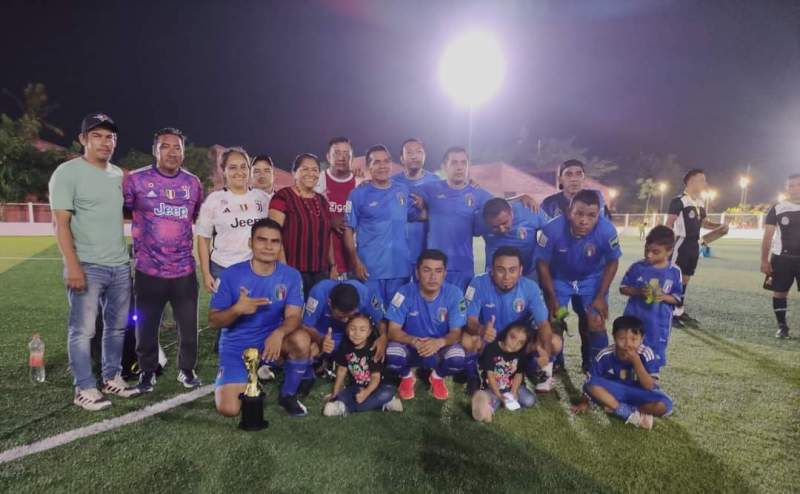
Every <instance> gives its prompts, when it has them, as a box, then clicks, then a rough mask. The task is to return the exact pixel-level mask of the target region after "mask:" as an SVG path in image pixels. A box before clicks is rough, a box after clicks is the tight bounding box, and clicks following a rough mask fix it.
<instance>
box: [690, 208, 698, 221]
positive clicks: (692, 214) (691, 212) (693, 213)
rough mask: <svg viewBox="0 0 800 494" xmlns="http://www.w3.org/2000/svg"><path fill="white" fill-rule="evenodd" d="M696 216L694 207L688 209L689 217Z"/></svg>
mask: <svg viewBox="0 0 800 494" xmlns="http://www.w3.org/2000/svg"><path fill="white" fill-rule="evenodd" d="M695 216H697V213H695V212H694V209H691V210H689V218H691V219H694V218H695Z"/></svg>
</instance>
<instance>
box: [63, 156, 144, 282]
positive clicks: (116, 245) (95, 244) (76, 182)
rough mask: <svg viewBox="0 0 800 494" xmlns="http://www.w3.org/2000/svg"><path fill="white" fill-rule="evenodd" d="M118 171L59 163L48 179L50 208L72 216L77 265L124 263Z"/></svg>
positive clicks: (111, 167)
mask: <svg viewBox="0 0 800 494" xmlns="http://www.w3.org/2000/svg"><path fill="white" fill-rule="evenodd" d="M122 177H123V174H122V170H121V169H120V168H119V167H117V166H115V165H112V164H111V163H109V164H108V166H106V169H105V170H101V169H100V168H98V167H96V166H94V165H92V164H91V163H89V162H88V161H86V160H85V159H83V158H82V157H80V158H75V159H73V160H70V161H67V162H65V163H62V164H60V165H59V166H58V168H56V171H54V172H53V176H52V177H50V184H49V187H50V208H51V209H53V210H56V209H63V210H66V211H69V212H70V213H72V218H71V220H70V225H69V226H70V230H72V238H73V239H74V242H75V251H76V253H77V254H78V259H79V260H80V261H81V262H87V263H92V264H100V265H103V266H119V265H121V264H125V263H127V262H128V250H127V245H126V243H125V235H124V230H123V218H122V202H123V199H122Z"/></svg>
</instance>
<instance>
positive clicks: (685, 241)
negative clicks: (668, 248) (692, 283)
mask: <svg viewBox="0 0 800 494" xmlns="http://www.w3.org/2000/svg"><path fill="white" fill-rule="evenodd" d="M698 259H700V241H699V239H697V238H686V237H678V238H677V239H676V241H675V251H674V252H673V253H672V262H674V263H675V264H676V265H677V266H678V267H679V268H681V274H683V275H684V276H694V272H695V270H696V269H697V261H698Z"/></svg>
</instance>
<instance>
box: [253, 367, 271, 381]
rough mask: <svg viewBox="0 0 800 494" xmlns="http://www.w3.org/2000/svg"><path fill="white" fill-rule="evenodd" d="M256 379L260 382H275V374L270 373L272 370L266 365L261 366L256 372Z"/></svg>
mask: <svg viewBox="0 0 800 494" xmlns="http://www.w3.org/2000/svg"><path fill="white" fill-rule="evenodd" d="M256 374H257V375H258V378H259V379H261V380H262V381H273V380H275V373H274V372H272V369H270V368H269V366H268V365H262V366H261V367H259V368H258V370H257V371H256Z"/></svg>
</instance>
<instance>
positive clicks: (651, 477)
mask: <svg viewBox="0 0 800 494" xmlns="http://www.w3.org/2000/svg"><path fill="white" fill-rule="evenodd" d="M623 248H624V249H625V252H626V255H625V257H624V262H623V265H622V267H621V271H623V270H624V269H625V268H627V265H628V264H629V263H630V262H631V261H633V260H635V259H636V258H638V257H639V256H640V255H641V244H640V243H639V242H638V241H637V240H633V239H625V241H624V242H623ZM714 253H715V256H716V257H715V258H712V259H704V260H702V261H701V263H702V264H701V266H700V269H699V274H698V276H697V277H696V279H695V280H694V283H693V284H692V286H691V288H690V291H689V297H688V300H689V301H688V303H687V307H688V310H689V312H690V313H692V314H693V315H694V316H695V317H697V318H698V319H700V320H701V321H702V322H703V327H704V329H703V330H702V331H696V330H676V331H674V332H673V336H672V341H671V346H670V352H669V360H670V363H669V365H668V366H667V368H666V369H665V370H664V371H663V373H662V387H663V388H664V389H665V390H666V391H667V392H668V393H669V394H670V395H671V396H672V397H673V399H674V401H675V413H674V414H673V415H672V416H671V417H670V418H667V419H663V420H658V421H657V423H656V426H655V428H654V430H653V431H651V432H645V431H642V430H640V429H635V428H633V427H631V426H626V425H624V424H622V423H621V422H620V421H618V420H616V419H610V418H608V417H607V416H606V415H605V414H603V413H602V412H600V411H599V410H597V409H593V410H592V411H591V412H590V413H587V414H585V415H581V416H578V417H573V416H571V415H570V413H569V410H568V409H569V405H570V403H571V402H572V401H574V400H576V399H577V398H578V397H579V391H578V390H579V389H580V385H581V384H582V377H581V375H580V372H579V370H578V364H579V363H578V358H577V353H578V347H579V345H578V338H577V336H576V335H573V336H570V337H569V338H568V339H567V341H566V347H567V359H568V366H569V372H568V376H566V377H564V378H561V379H560V380H559V382H558V385H557V392H555V393H553V394H552V395H549V396H545V397H542V398H541V400H540V403H539V405H537V406H536V407H535V408H534V409H531V410H526V411H523V412H516V413H510V412H507V411H500V412H499V413H498V416H497V418H496V420H495V422H494V423H493V424H491V425H489V426H486V425H479V424H476V423H474V422H473V421H472V420H471V418H470V416H469V411H468V401H467V400H466V399H465V397H464V396H463V393H462V392H461V391H460V390H457V389H456V387H455V386H454V385H452V384H451V399H450V400H449V401H447V402H444V403H441V402H437V401H435V400H434V399H433V398H431V397H430V396H427V395H426V394H425V393H424V392H422V391H421V390H420V389H419V388H418V392H417V398H416V399H415V400H413V401H412V402H407V403H406V411H405V412H404V413H403V414H387V413H379V412H374V413H363V414H356V415H353V416H350V417H347V418H325V417H322V415H321V413H320V410H321V407H322V396H323V395H324V394H325V393H327V392H329V386H328V385H327V384H325V385H317V387H315V388H314V390H313V392H312V396H311V397H310V398H309V399H308V400H306V401H305V403H306V405H307V406H308V407H309V409H310V410H311V411H312V413H311V415H310V416H308V417H306V418H303V419H291V418H288V417H287V416H286V415H285V414H284V412H283V411H282V410H281V409H280V408H279V407H278V406H277V405H276V404H275V397H276V390H275V387H274V385H270V386H268V388H267V393H268V400H269V404H268V406H267V418H268V419H269V420H270V427H269V429H267V430H265V431H263V432H260V433H244V432H240V431H239V430H237V429H236V424H237V420H234V419H225V418H222V417H220V416H218V415H217V414H216V413H215V412H214V408H213V398H212V397H211V396H207V397H205V398H201V399H199V400H197V401H194V402H192V403H190V404H188V405H184V406H181V407H178V408H175V409H173V410H170V411H168V412H165V413H163V414H160V415H157V416H155V417H152V418H149V419H147V420H145V421H143V422H139V423H137V424H134V425H130V426H125V427H122V428H120V429H116V430H114V431H111V432H106V433H102V434H100V435H97V436H93V437H90V438H85V439H82V440H78V441H76V442H73V443H70V444H68V445H65V446H61V447H58V448H55V449H51V450H49V451H46V452H43V453H39V454H36V455H32V456H29V457H26V458H23V459H21V460H16V461H14V462H11V463H6V464H3V465H0V492H9V493H21V492H37V493H40V492H143V491H148V492H178V491H180V492H223V491H227V492H244V491H250V490H255V491H262V492H294V493H297V492H312V491H314V492H369V491H372V492H384V491H392V492H399V491H406V492H431V493H433V492H481V493H483V492H535V491H538V490H545V489H546V490H548V491H550V492H562V491H580V492H646V491H649V492H770V493H775V492H797V491H798V490H799V489H800V463H799V462H800V412H799V411H798V410H800V340H798V339H792V340H788V341H778V340H776V339H775V338H774V336H773V334H774V330H775V324H774V318H773V316H772V310H771V304H770V299H769V296H768V293H766V292H764V291H763V290H762V289H761V288H760V287H761V283H762V277H761V275H759V273H758V245H757V243H756V242H754V241H733V240H726V241H721V242H719V244H716V245H715V249H714ZM17 256H31V257H34V258H35V257H38V258H40V259H41V258H53V257H58V252H57V250H56V248H55V246H54V244H53V243H52V239H49V241H48V240H47V239H20V238H0V257H17ZM2 262H6V264H0V331H2V333H3V337H2V338H1V339H0V451H4V450H7V449H9V448H12V447H15V446H20V445H23V444H27V443H30V442H33V441H36V440H40V439H44V438H47V437H50V436H52V435H55V434H58V433H61V432H64V431H68V430H71V429H75V428H77V427H81V426H84V425H87V424H90V423H93V422H99V421H101V420H103V419H106V418H110V417H114V416H119V415H124V414H125V413H127V412H130V411H133V410H136V409H139V408H142V407H143V406H145V405H147V404H152V403H155V402H158V401H162V400H164V399H167V398H169V397H172V396H174V395H176V394H178V393H181V392H183V389H182V388H180V387H179V385H178V383H177V382H176V381H175V369H174V367H172V366H169V368H168V370H167V372H166V374H165V376H164V377H162V378H161V380H160V381H159V383H158V385H157V387H156V391H155V392H154V393H152V394H151V395H148V396H146V397H141V398H138V399H134V400H127V401H126V400H122V399H116V400H114V406H113V407H112V408H111V409H109V410H108V411H104V412H98V413H89V412H84V411H82V410H80V409H78V408H77V407H75V406H73V405H72V404H71V400H72V386H71V377H70V375H69V371H68V368H67V355H66V322H65V318H66V313H67V305H66V297H65V294H64V290H63V288H62V285H61V269H62V268H61V263H60V262H58V261H48V260H40V261H36V260H27V261H23V262H19V263H17V262H16V261H2V260H0V263H2ZM621 275H622V272H621V273H620V274H619V275H618V277H617V279H618V280H619V279H621ZM614 290H616V285H615V287H614ZM611 300H612V315H613V316H616V315H619V314H620V313H621V311H622V307H623V303H624V301H623V299H622V297H621V296H619V295H618V294H616V291H615V292H613V294H612V297H611ZM798 300H800V299H799V298H798V297H797V296H796V294H792V299H791V300H790V325H791V324H792V323H793V324H794V327H795V328H797V329H800V320H798V317H797V316H796V314H797V313H798V311H797V310H796V309H797V308H798V307H799V306H798ZM206 305H207V297H205V296H204V297H202V299H201V307H202V309H201V317H200V320H201V322H202V324H201V325H205V324H204V323H205V317H206V315H205V306H206ZM792 319H793V320H792ZM573 323H574V321H573ZM574 326H575V325H574V324H573V327H574ZM34 332H39V333H40V334H42V336H43V338H44V341H45V343H46V345H47V353H46V355H47V373H48V375H47V382H46V383H45V384H41V385H33V384H31V383H30V382H29V379H28V369H27V342H28V339H29V337H30V335H31V334H32V333H34ZM798 334H800V331H795V332H794V335H795V336H797V335H798ZM174 339H175V336H174V334H172V333H169V332H167V333H165V334H164V335H163V337H162V342H163V343H164V344H166V345H169V344H170V342H173V341H174ZM212 345H213V335H212V332H211V331H210V330H209V331H204V332H202V333H201V337H200V346H201V349H200V365H199V369H198V370H199V373H200V375H201V377H202V378H203V380H204V381H205V382H206V383H210V382H212V381H213V378H214V375H215V371H216V361H215V356H214V354H213V352H212ZM167 353H168V355H169V357H170V359H171V360H173V361H174V358H175V347H174V346H171V347H169V349H168V351H167Z"/></svg>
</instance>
